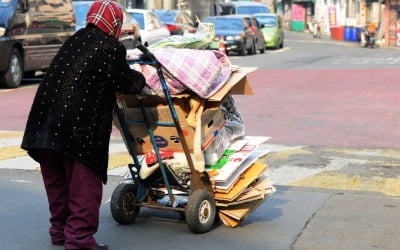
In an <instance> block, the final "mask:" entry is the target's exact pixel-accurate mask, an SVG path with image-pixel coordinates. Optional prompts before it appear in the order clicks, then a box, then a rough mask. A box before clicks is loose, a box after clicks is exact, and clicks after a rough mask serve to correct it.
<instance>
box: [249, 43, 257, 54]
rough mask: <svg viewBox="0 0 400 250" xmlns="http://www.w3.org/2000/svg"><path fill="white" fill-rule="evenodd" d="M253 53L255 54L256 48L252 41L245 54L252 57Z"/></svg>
mask: <svg viewBox="0 0 400 250" xmlns="http://www.w3.org/2000/svg"><path fill="white" fill-rule="evenodd" d="M255 52H256V46H255V43H254V40H253V42H252V43H251V48H250V49H248V50H247V54H249V55H254V54H256V53H255Z"/></svg>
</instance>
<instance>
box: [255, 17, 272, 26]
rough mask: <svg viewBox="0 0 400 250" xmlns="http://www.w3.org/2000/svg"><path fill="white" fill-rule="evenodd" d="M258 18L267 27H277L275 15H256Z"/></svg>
mask: <svg viewBox="0 0 400 250" xmlns="http://www.w3.org/2000/svg"><path fill="white" fill-rule="evenodd" d="M256 18H257V20H258V21H259V22H260V23H261V24H264V26H265V27H275V26H276V18H275V17H274V16H256Z"/></svg>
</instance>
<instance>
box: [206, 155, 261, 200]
mask: <svg viewBox="0 0 400 250" xmlns="http://www.w3.org/2000/svg"><path fill="white" fill-rule="evenodd" d="M266 169H267V165H265V164H262V163H253V165H251V166H250V168H248V169H247V170H246V171H245V172H244V173H243V174H241V175H240V178H239V180H238V181H237V182H236V183H235V185H234V186H233V188H232V190H231V191H230V192H229V193H227V194H224V193H218V192H215V194H214V196H215V200H224V201H233V200H234V199H236V198H237V197H238V196H239V195H240V194H241V193H242V192H243V191H244V190H245V189H246V188H247V187H248V186H249V185H250V184H251V183H252V182H253V181H254V180H255V179H257V178H258V177H259V176H261V174H262V173H263V172H264V171H265V170H266Z"/></svg>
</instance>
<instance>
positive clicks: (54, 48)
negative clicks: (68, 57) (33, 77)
mask: <svg viewBox="0 0 400 250" xmlns="http://www.w3.org/2000/svg"><path fill="white" fill-rule="evenodd" d="M74 32H75V14H74V10H73V6H72V0H46V1H38V0H0V55H1V56H0V87H4V88H16V87H18V86H19V85H20V83H21V80H22V77H23V75H24V74H25V75H28V74H32V73H34V72H35V71H37V70H46V69H47V68H48V67H49V65H50V62H51V60H52V59H53V57H54V56H55V55H56V53H57V52H58V50H59V49H60V47H61V46H62V44H63V43H64V41H65V40H67V39H68V38H69V37H70V36H72V35H73V34H74Z"/></svg>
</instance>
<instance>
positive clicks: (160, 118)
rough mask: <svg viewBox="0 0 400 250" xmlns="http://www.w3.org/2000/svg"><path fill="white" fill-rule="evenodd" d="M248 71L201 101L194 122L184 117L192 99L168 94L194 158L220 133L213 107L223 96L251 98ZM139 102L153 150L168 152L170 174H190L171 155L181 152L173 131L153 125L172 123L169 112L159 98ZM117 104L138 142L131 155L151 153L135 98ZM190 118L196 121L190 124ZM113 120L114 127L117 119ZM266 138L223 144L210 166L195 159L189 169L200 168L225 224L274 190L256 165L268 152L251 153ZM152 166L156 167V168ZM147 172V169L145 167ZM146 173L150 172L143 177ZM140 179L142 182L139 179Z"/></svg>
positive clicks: (242, 70) (189, 111)
mask: <svg viewBox="0 0 400 250" xmlns="http://www.w3.org/2000/svg"><path fill="white" fill-rule="evenodd" d="M254 70H255V68H246V67H239V68H238V69H237V70H236V71H235V72H234V73H232V75H231V77H230V79H229V80H228V81H227V83H226V84H225V85H224V86H223V87H222V88H221V89H220V90H218V91H217V92H216V93H215V94H214V95H213V96H211V97H209V98H208V99H207V100H206V101H205V103H204V107H203V108H204V110H200V111H201V112H200V111H196V112H195V113H196V117H195V118H196V119H189V118H190V114H193V113H194V109H193V105H191V104H192V99H191V98H192V96H188V95H186V94H182V95H179V96H174V99H175V101H174V107H175V109H176V111H177V116H178V119H179V121H180V126H181V128H182V132H183V134H184V137H185V140H186V143H187V144H188V146H189V150H190V151H191V152H192V153H193V155H194V158H196V156H198V155H199V154H201V155H203V153H204V152H205V150H207V148H208V147H209V146H210V144H211V143H212V142H213V141H214V140H215V137H216V135H218V134H221V130H222V128H223V127H224V125H225V120H224V116H223V115H222V113H221V110H220V108H219V107H220V105H221V103H222V102H223V101H224V99H225V98H226V97H227V96H229V95H251V94H252V89H251V87H250V84H249V82H248V79H247V74H249V73H250V72H252V71H254ZM140 99H141V100H140V102H142V103H143V104H144V106H145V110H146V113H147V115H148V117H149V120H150V122H151V127H152V129H153V134H154V136H155V140H156V144H157V146H158V148H159V150H160V151H162V152H173V154H172V156H171V155H170V158H171V157H172V159H169V161H173V162H174V164H172V163H171V164H168V165H170V166H175V167H173V170H174V171H176V173H175V174H187V173H190V169H189V167H188V164H187V162H186V160H182V157H177V156H179V155H180V153H181V154H182V150H183V149H182V144H181V142H180V140H179V136H178V134H177V131H176V128H173V127H163V126H158V125H155V124H154V123H153V122H156V121H157V122H172V119H171V112H170V110H169V107H168V105H167V104H166V103H165V100H163V99H162V98H161V99H160V98H159V97H155V96H148V97H146V98H140ZM119 104H120V107H121V108H123V110H124V114H125V119H126V120H127V122H128V127H129V131H130V132H131V135H132V139H134V140H135V141H136V142H138V143H135V150H136V152H137V153H138V154H145V155H147V154H149V153H150V154H151V153H152V152H153V151H152V150H153V146H152V144H151V140H150V136H149V133H148V130H147V128H146V126H145V124H144V121H143V117H142V115H141V112H142V111H141V108H140V107H139V99H138V98H137V97H136V96H128V95H127V96H125V101H124V102H120V103H119ZM198 114H199V115H198ZM192 120H195V121H196V124H195V125H194V124H193V123H194V122H193V121H192ZM189 121H191V122H189ZM115 122H116V125H117V127H118V128H120V126H119V123H118V121H115ZM197 123H199V124H197ZM199 125H200V126H199ZM199 135H200V136H199ZM126 139H127V138H124V141H125V143H126V144H127V142H126ZM268 139H269V138H268V137H259V136H252V137H250V136H244V137H242V138H241V139H237V140H234V141H233V142H232V143H230V144H229V143H228V145H230V146H228V148H227V149H226V150H225V151H223V150H222V152H224V153H223V154H224V155H223V156H222V157H219V156H218V157H213V159H214V160H215V162H213V163H211V164H210V165H206V166H205V164H204V163H205V162H206V161H204V160H203V161H201V160H200V161H197V160H196V162H197V163H199V162H200V163H202V164H195V170H197V171H199V172H203V171H204V170H206V171H207V172H208V173H209V175H210V176H211V181H212V183H213V188H214V191H215V193H214V197H215V200H216V204H217V207H218V210H219V212H218V215H219V217H220V218H221V220H222V221H223V222H224V224H225V225H228V226H231V227H236V226H237V225H238V224H239V223H240V222H241V221H242V220H243V219H245V218H246V216H248V215H249V213H250V212H252V211H253V210H254V209H255V208H257V207H258V206H259V205H260V204H262V203H263V202H264V201H265V199H266V198H267V197H268V195H269V194H271V193H273V192H274V187H273V186H272V183H271V182H270V181H269V180H268V179H266V178H265V177H264V173H265V171H266V169H267V166H266V165H265V164H264V163H261V162H260V161H258V160H259V159H260V158H261V157H264V156H266V155H268V151H265V150H258V149H257V148H258V147H259V145H260V144H262V143H265V142H266V141H267V140H268ZM127 146H128V144H127ZM216 148H218V147H216ZM219 148H221V147H219ZM222 152H221V153H222ZM200 158H202V157H200ZM218 159H219V160H218ZM217 160H218V161H217ZM156 166H158V165H157V164H156ZM205 167H206V168H205ZM150 168H152V167H150V166H149V169H150ZM143 169H145V168H143ZM153 169H154V168H153ZM153 172H154V170H153ZM178 172H179V173H178ZM149 174H150V172H149V173H147V174H146V175H143V176H148V175H149ZM143 176H142V178H144V177H143Z"/></svg>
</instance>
